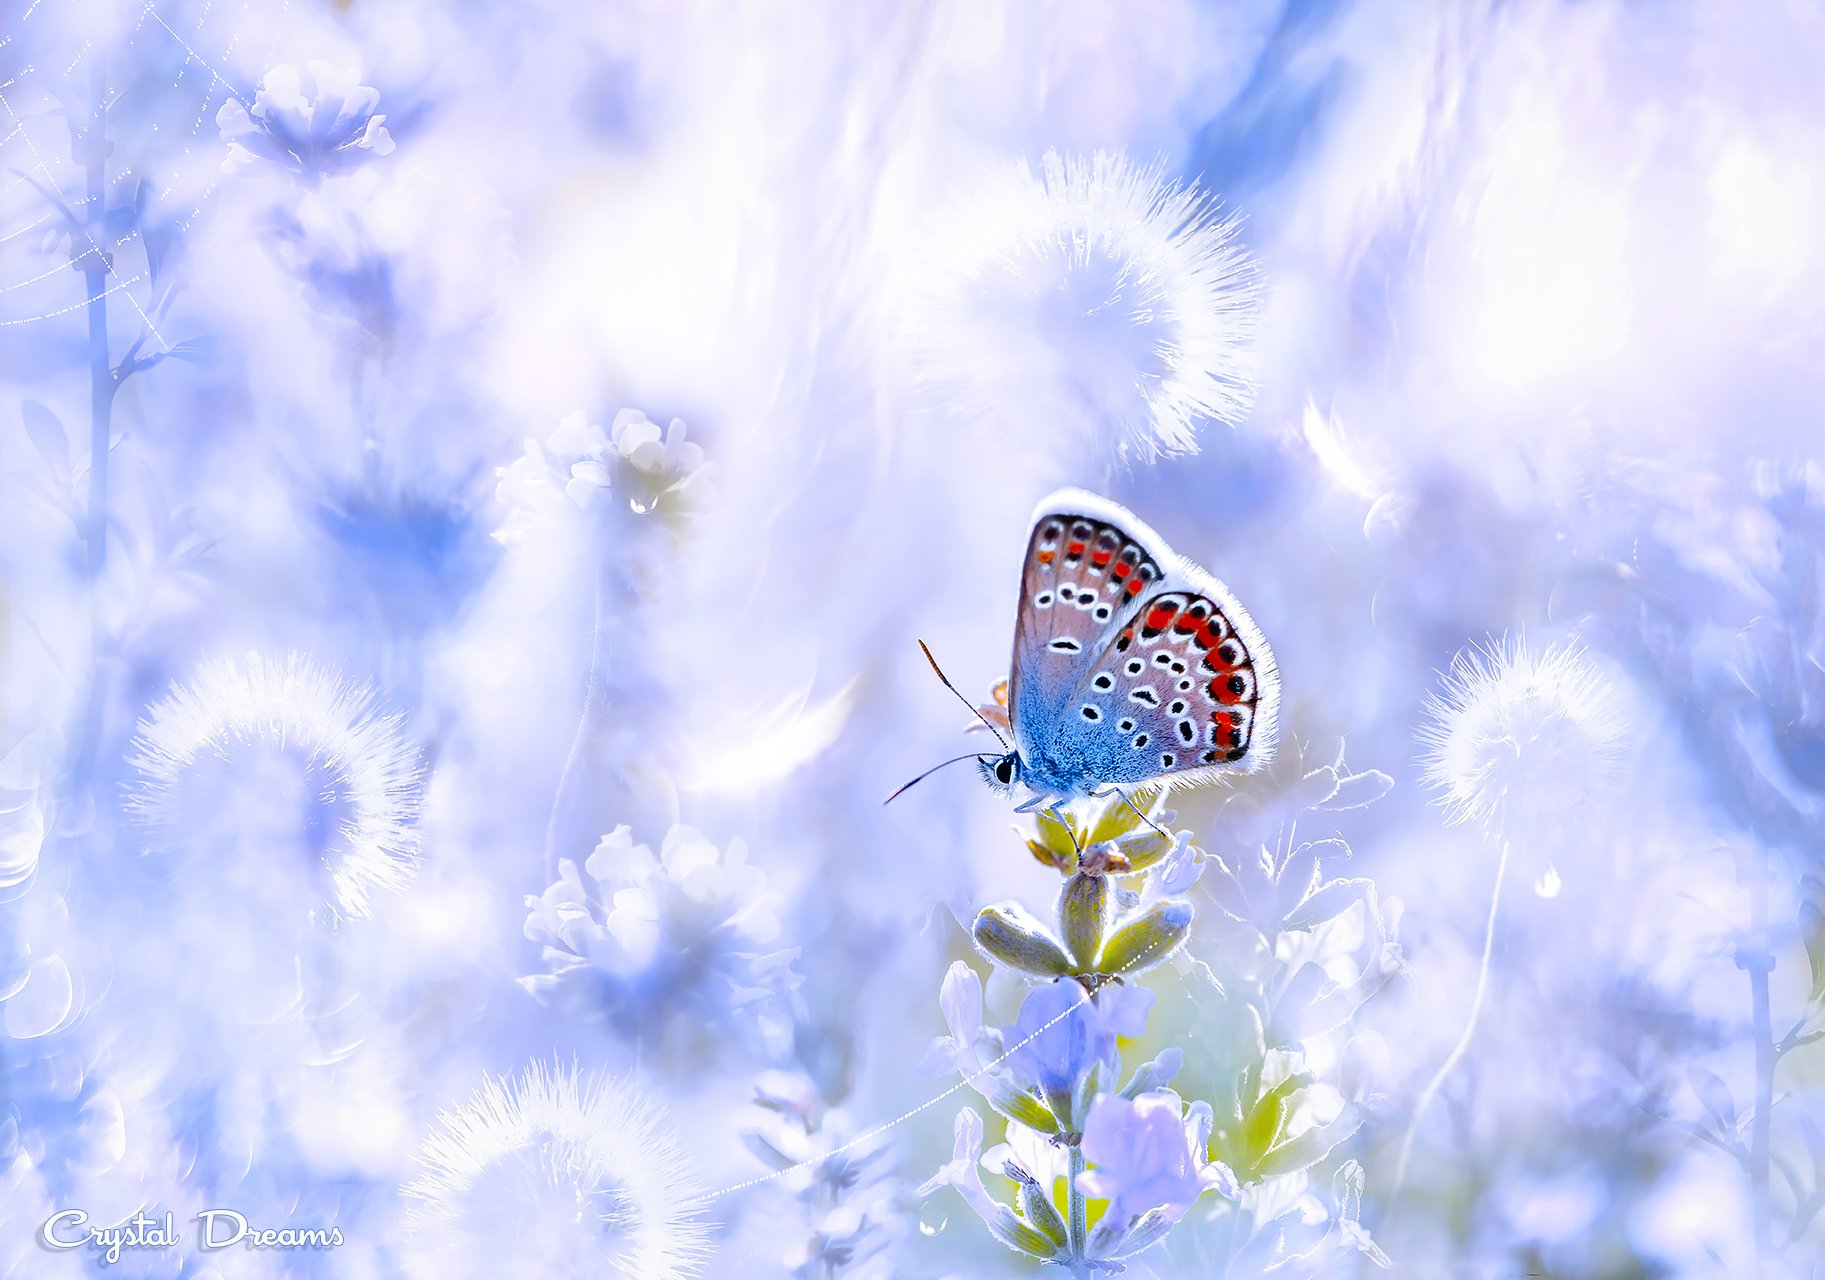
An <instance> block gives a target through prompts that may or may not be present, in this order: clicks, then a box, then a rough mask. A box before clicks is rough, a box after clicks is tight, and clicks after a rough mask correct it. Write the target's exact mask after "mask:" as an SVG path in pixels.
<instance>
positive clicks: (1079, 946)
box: [1058, 871, 1109, 973]
mask: <svg viewBox="0 0 1825 1280" xmlns="http://www.w3.org/2000/svg"><path fill="white" fill-rule="evenodd" d="M1058 926H1059V930H1060V932H1062V933H1063V934H1064V937H1065V946H1066V947H1068V948H1069V949H1070V951H1071V955H1072V956H1073V958H1075V959H1076V961H1077V968H1078V971H1079V972H1081V973H1089V972H1091V971H1092V970H1094V969H1095V968H1096V957H1097V956H1098V955H1099V954H1101V952H1102V949H1103V936H1104V935H1105V934H1106V933H1108V932H1109V881H1108V879H1107V877H1104V876H1100V875H1086V874H1085V873H1083V872H1081V871H1080V872H1079V873H1078V874H1076V875H1074V876H1072V877H1071V878H1070V879H1069V880H1067V881H1065V887H1064V888H1063V889H1062V890H1060V891H1059V895H1058Z"/></svg>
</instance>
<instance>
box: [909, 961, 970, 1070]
mask: <svg viewBox="0 0 1825 1280" xmlns="http://www.w3.org/2000/svg"><path fill="white" fill-rule="evenodd" d="M938 1004H939V1006H940V1007H941V1008H942V1009H943V1010H944V1025H945V1026H947V1027H949V1028H950V1034H949V1035H948V1036H941V1037H939V1038H938V1039H937V1040H934V1041H933V1042H932V1046H931V1048H930V1049H929V1050H927V1051H926V1054H925V1058H924V1060H923V1061H922V1062H920V1064H919V1071H920V1073H921V1074H923V1075H928V1076H935V1075H944V1074H947V1073H949V1072H952V1071H960V1072H962V1073H963V1074H964V1075H965V1076H975V1075H978V1074H980V1073H981V1071H982V1054H981V1052H980V1049H981V1047H982V1045H983V1043H984V1039H985V1037H986V1035H987V1032H986V1030H985V1029H984V1028H983V1025H982V979H980V978H978V977H977V976H976V971H975V970H974V969H972V968H970V967H969V965H967V964H965V963H964V962H963V961H961V960H959V961H957V962H956V963H954V964H952V965H951V967H950V968H949V969H948V970H946V971H945V974H944V985H943V986H942V987H941V988H940V989H939V992H938Z"/></svg>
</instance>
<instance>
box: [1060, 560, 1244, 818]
mask: <svg viewBox="0 0 1825 1280" xmlns="http://www.w3.org/2000/svg"><path fill="white" fill-rule="evenodd" d="M1236 613H1237V611H1236V610H1235V609H1234V608H1233V606H1232V608H1231V609H1230V610H1227V611H1226V610H1225V609H1224V607H1223V606H1222V605H1221V604H1219V603H1218V602H1217V600H1215V599H1213V598H1212V597H1211V596H1210V595H1207V594H1204V593H1202V592H1198V591H1195V590H1189V589H1181V590H1172V591H1164V592H1160V593H1159V594H1157V595H1153V596H1149V597H1148V598H1147V599H1146V600H1145V601H1144V602H1143V603H1142V605H1141V608H1140V609H1139V610H1138V611H1137V613H1136V615H1135V616H1134V618H1133V619H1132V620H1131V621H1129V622H1128V623H1127V624H1125V625H1124V626H1123V628H1122V629H1121V631H1120V632H1119V633H1117V635H1116V636H1115V637H1114V639H1113V640H1112V641H1111V643H1110V644H1109V646H1108V648H1106V649H1105V650H1104V651H1103V652H1102V653H1101V654H1099V655H1098V656H1097V659H1096V660H1095V661H1093V662H1092V663H1091V664H1090V669H1089V671H1088V673H1087V675H1086V677H1085V679H1084V681H1083V683H1082V684H1080V685H1079V686H1078V688H1077V689H1075V690H1073V691H1072V694H1071V696H1070V697H1069V698H1068V699H1067V701H1066V707H1065V715H1064V717H1063V725H1062V726H1061V731H1062V732H1061V738H1062V745H1063V746H1064V748H1065V754H1067V755H1068V756H1074V757H1076V758H1079V759H1081V760H1082V761H1083V764H1084V768H1085V770H1086V771H1087V772H1088V773H1089V774H1091V775H1092V776H1094V777H1095V778H1096V779H1097V780H1099V781H1101V782H1113V783H1120V784H1124V785H1126V784H1131V783H1139V782H1145V781H1149V780H1152V779H1155V778H1161V777H1171V778H1173V779H1174V780H1175V781H1199V780H1202V778H1203V777H1211V776H1215V775H1216V774H1217V773H1220V772H1234V771H1237V770H1241V771H1245V772H1246V771H1248V770H1250V769H1252V768H1255V767H1258V766H1259V764H1260V762H1261V760H1262V759H1263V758H1264V757H1265V755H1266V752H1267V746H1268V743H1269V740H1270V739H1271V735H1272V732H1273V730H1272V724H1271V720H1272V712H1273V708H1272V705H1271V701H1272V682H1273V680H1274V676H1273V674H1272V673H1271V671H1270V672H1269V673H1268V675H1267V676H1266V679H1265V680H1264V679H1263V676H1262V670H1263V665H1262V664H1263V662H1264V661H1265V662H1267V663H1271V661H1272V659H1271V656H1269V655H1267V654H1266V649H1265V646H1264V645H1261V644H1260V642H1259V638H1258V636H1257V637H1255V644H1254V646H1253V648H1251V646H1250V643H1249V640H1248V639H1245V638H1244V636H1243V634H1242V633H1241V631H1240V630H1239V628H1238V626H1237V624H1236V621H1235V620H1234V617H1233V616H1232V615H1234V614H1236ZM1249 630H1250V631H1252V630H1253V627H1252V624H1251V625H1250V627H1249ZM1264 686H1266V687H1264ZM1264 695H1266V696H1265V697H1264Z"/></svg>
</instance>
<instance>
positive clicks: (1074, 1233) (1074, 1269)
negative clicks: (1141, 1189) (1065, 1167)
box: [1065, 1146, 1090, 1276]
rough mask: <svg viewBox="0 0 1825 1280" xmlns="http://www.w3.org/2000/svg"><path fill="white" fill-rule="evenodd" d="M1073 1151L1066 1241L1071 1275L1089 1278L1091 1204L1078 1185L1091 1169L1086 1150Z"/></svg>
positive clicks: (1079, 1147)
mask: <svg viewBox="0 0 1825 1280" xmlns="http://www.w3.org/2000/svg"><path fill="white" fill-rule="evenodd" d="M1070 1151H1071V1166H1070V1168H1071V1176H1070V1178H1069V1179H1068V1180H1067V1182H1066V1187H1065V1197H1066V1209H1067V1216H1066V1218H1065V1233H1066V1234H1065V1239H1066V1241H1067V1243H1068V1244H1069V1246H1070V1249H1071V1274H1072V1275H1073V1276H1087V1275H1089V1274H1090V1269H1089V1268H1088V1267H1087V1266H1085V1265H1084V1264H1085V1262H1087V1261H1088V1259H1086V1258H1085V1257H1084V1249H1085V1244H1086V1242H1087V1241H1088V1240H1089V1238H1090V1203H1089V1201H1088V1200H1087V1199H1086V1198H1085V1197H1084V1193H1083V1191H1082V1190H1081V1189H1079V1187H1078V1185H1077V1178H1078V1175H1079V1174H1081V1173H1083V1172H1084V1170H1085V1169H1087V1168H1088V1167H1089V1163H1090V1162H1089V1161H1087V1160H1085V1159H1084V1149H1083V1148H1082V1147H1081V1146H1073V1147H1071V1148H1070Z"/></svg>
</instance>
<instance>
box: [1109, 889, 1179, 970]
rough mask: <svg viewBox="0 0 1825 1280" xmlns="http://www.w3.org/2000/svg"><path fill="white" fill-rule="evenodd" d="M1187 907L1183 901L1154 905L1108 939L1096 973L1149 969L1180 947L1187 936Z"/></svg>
mask: <svg viewBox="0 0 1825 1280" xmlns="http://www.w3.org/2000/svg"><path fill="white" fill-rule="evenodd" d="M1191 916H1192V910H1191V904H1190V903H1189V902H1186V901H1185V900H1184V899H1183V898H1168V899H1167V900H1166V901H1165V902H1156V903H1154V904H1153V906H1151V907H1149V908H1147V910H1145V911H1143V912H1141V914H1140V915H1138V916H1135V917H1134V918H1133V919H1132V920H1130V921H1128V922H1127V923H1126V924H1124V925H1122V926H1121V927H1120V928H1118V929H1116V931H1115V932H1114V933H1113V934H1111V935H1110V937H1109V941H1108V942H1107V943H1106V944H1105V945H1104V947H1103V954H1102V959H1101V961H1100V969H1099V972H1102V973H1120V974H1130V973H1139V972H1140V971H1141V970H1143V969H1151V968H1152V967H1153V966H1154V965H1156V964H1159V963H1160V962H1161V961H1163V960H1165V959H1166V958H1168V957H1169V956H1171V955H1172V953H1173V952H1175V951H1177V950H1178V949H1179V948H1180V947H1181V946H1183V945H1184V943H1185V939H1186V938H1187V937H1189V936H1190V934H1191Z"/></svg>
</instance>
